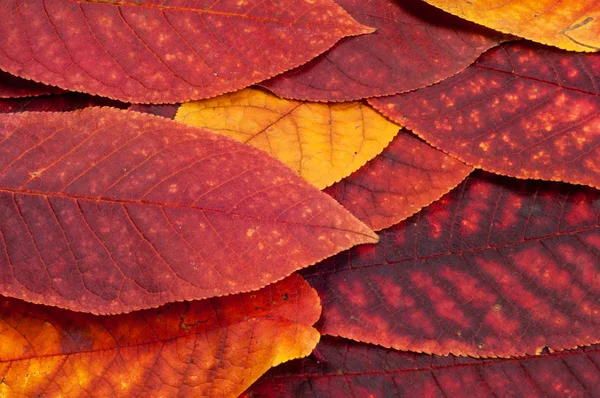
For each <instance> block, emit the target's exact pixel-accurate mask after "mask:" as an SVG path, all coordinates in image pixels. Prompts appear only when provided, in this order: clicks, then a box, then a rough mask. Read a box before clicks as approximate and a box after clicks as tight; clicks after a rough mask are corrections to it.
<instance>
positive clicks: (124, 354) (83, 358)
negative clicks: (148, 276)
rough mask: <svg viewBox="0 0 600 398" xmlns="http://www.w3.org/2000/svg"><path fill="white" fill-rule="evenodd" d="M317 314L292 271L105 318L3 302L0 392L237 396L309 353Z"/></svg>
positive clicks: (0, 311)
mask: <svg viewBox="0 0 600 398" xmlns="http://www.w3.org/2000/svg"><path fill="white" fill-rule="evenodd" d="M319 313H320V305H319V298H318V296H317V294H316V293H315V291H314V290H313V289H312V288H311V287H310V286H309V285H308V284H307V283H306V282H305V281H304V280H302V278H301V277H299V276H297V275H293V276H291V277H289V278H287V279H285V280H283V281H281V282H278V283H276V284H274V285H271V286H268V287H266V288H264V289H262V290H259V291H257V292H254V293H246V294H241V295H235V296H229V297H222V298H215V299H208V300H203V301H196V302H192V303H188V302H186V303H175V304H170V305H168V306H166V307H161V308H157V309H152V310H146V311H139V312H134V313H131V314H125V315H118V316H108V317H107V316H100V317H97V316H93V315H91V314H82V313H74V312H70V311H65V310H61V309H58V308H49V307H45V306H38V305H34V304H30V303H25V302H22V301H20V300H15V299H11V298H0V338H1V339H2V345H1V346H0V374H1V375H2V379H1V380H2V381H1V382H0V395H2V396H3V397H13V396H29V397H33V396H43V397H51V396H52V397H55V396H68V397H87V396H96V397H108V396H111V397H112V396H118V397H137V396H161V397H176V396H210V397H217V396H218V397H220V396H229V397H236V396H237V395H238V394H240V393H241V392H242V391H243V390H244V389H245V388H247V387H248V386H249V385H250V384H251V383H252V382H253V381H254V380H256V379H257V378H258V377H259V376H260V375H261V374H262V373H264V372H265V371H266V370H267V369H269V367H271V366H275V365H277V364H279V363H281V362H285V361H288V360H290V359H293V358H298V357H302V356H305V355H308V354H309V353H310V352H311V350H312V349H313V348H314V346H315V345H316V344H317V342H318V341H319V337H320V336H319V333H318V332H317V331H316V330H315V329H313V328H312V327H311V325H312V324H313V323H314V322H315V321H316V320H317V319H318V318H319Z"/></svg>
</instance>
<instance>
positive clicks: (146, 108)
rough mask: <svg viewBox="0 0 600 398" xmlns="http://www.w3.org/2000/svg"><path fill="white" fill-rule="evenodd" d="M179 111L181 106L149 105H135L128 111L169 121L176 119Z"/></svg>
mask: <svg viewBox="0 0 600 398" xmlns="http://www.w3.org/2000/svg"><path fill="white" fill-rule="evenodd" d="M177 109H179V104H172V105H148V104H133V105H131V106H130V107H129V108H128V110H130V111H134V112H143V113H149V114H151V115H155V116H162V117H166V118H167V119H175V115H176V114H177Z"/></svg>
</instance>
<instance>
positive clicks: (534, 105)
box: [370, 42, 600, 187]
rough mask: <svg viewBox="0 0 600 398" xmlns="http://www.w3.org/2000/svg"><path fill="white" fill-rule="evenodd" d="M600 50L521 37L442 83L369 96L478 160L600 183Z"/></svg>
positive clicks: (456, 152) (497, 167)
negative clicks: (544, 44)
mask: <svg viewBox="0 0 600 398" xmlns="http://www.w3.org/2000/svg"><path fill="white" fill-rule="evenodd" d="M598 87H600V55H599V54H595V53H593V54H577V53H569V52H566V51H560V50H554V49H548V48H543V47H540V46H537V45H534V44H531V43H525V42H516V43H509V44H504V45H502V46H500V47H499V48H496V49H492V50H491V51H490V52H488V53H486V54H484V55H483V56H482V57H481V59H479V60H478V61H477V63H476V64H475V65H473V66H471V67H469V68H467V69H466V70H465V71H464V72H461V73H460V74H458V75H456V76H455V77H452V78H450V79H447V80H445V81H443V82H441V83H439V84H437V85H434V86H431V87H428V88H424V89H421V90H417V91H414V92H411V93H405V94H400V95H395V96H391V97H385V98H376V99H372V100H370V102H371V104H372V105H374V106H375V107H376V108H377V109H379V110H381V111H382V112H383V113H385V114H386V115H388V116H389V117H391V118H393V119H395V120H398V121H399V122H401V123H403V124H404V125H405V126H407V127H408V128H410V129H412V130H414V131H415V132H416V133H417V134H418V135H419V136H421V137H422V138H424V139H425V140H426V141H427V142H429V143H431V144H432V145H434V146H436V147H438V148H440V149H442V150H444V151H446V152H448V153H450V154H451V155H452V156H455V157H457V158H459V159H461V160H463V161H464V162H466V163H468V164H470V165H473V166H475V167H481V168H484V169H486V170H490V171H494V172H497V173H500V174H507V175H511V176H516V177H521V178H542V179H547V180H558V181H567V182H571V183H576V184H586V185H592V186H595V187H600V163H599V162H598V156H599V155H600V149H599V144H600V136H599V135H598V131H600V98H599V97H598V95H599V94H600V91H599V89H598Z"/></svg>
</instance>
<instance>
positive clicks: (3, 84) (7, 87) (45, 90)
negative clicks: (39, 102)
mask: <svg viewBox="0 0 600 398" xmlns="http://www.w3.org/2000/svg"><path fill="white" fill-rule="evenodd" d="M60 91H62V90H60V89H58V88H55V87H50V86H46V85H43V84H40V83H36V82H32V81H30V80H24V79H20V78H18V77H16V76H13V75H11V74H9V73H6V72H3V71H1V70H0V98H20V97H31V96H36V95H43V94H52V93H57V92H60Z"/></svg>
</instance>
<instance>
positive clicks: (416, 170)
mask: <svg viewBox="0 0 600 398" xmlns="http://www.w3.org/2000/svg"><path fill="white" fill-rule="evenodd" d="M471 171H473V168H472V167H470V166H467V165H465V164H464V163H461V162H459V161H458V160H456V159H454V158H452V157H450V156H448V155H446V154H445V153H443V152H441V151H438V150H437V149H435V148H433V147H431V146H429V145H427V144H426V143H424V142H423V141H421V140H420V139H418V138H417V137H415V136H414V135H413V134H410V133H409V132H407V131H406V130H404V131H401V132H400V133H398V135H397V136H396V137H395V138H394V140H393V141H392V142H391V143H390V145H388V147H387V148H385V149H384V150H383V152H382V153H381V154H380V155H378V156H377V157H376V158H375V159H373V160H371V161H370V162H369V163H367V164H366V165H365V166H363V167H361V168H360V169H359V170H358V171H356V172H355V173H353V174H352V175H351V176H349V177H346V178H344V179H343V180H342V181H340V182H338V183H336V184H334V185H332V186H331V187H329V188H327V189H325V192H326V193H327V194H329V195H331V196H332V197H333V198H334V199H335V200H337V201H338V202H340V203H341V204H342V205H343V206H344V207H345V208H346V209H348V210H350V212H351V213H352V214H354V215H355V216H356V217H358V218H359V219H360V220H361V221H363V222H364V223H365V224H367V225H368V226H369V227H371V228H372V229H374V230H380V229H383V228H387V227H390V226H392V225H394V224H396V223H398V222H400V221H402V220H404V219H405V218H407V217H409V216H411V215H413V214H414V213H416V212H417V211H419V210H421V209H422V208H423V207H425V206H427V205H429V204H430V203H432V202H434V201H436V200H437V199H439V198H440V197H441V196H442V195H444V194H446V193H448V191H450V190H451V189H452V188H454V187H455V186H457V185H458V184H459V183H460V182H461V181H462V180H464V179H465V177H466V176H467V175H468V174H469V173H470V172H471Z"/></svg>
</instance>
